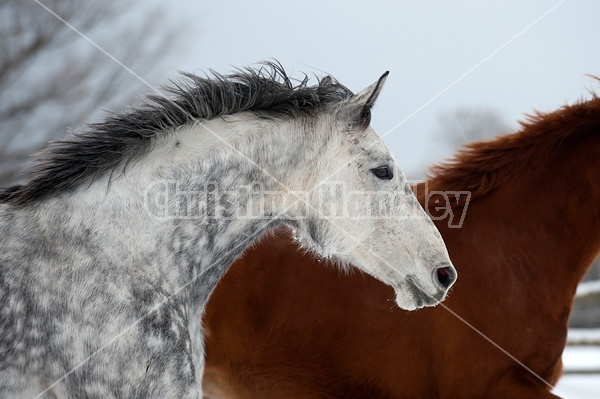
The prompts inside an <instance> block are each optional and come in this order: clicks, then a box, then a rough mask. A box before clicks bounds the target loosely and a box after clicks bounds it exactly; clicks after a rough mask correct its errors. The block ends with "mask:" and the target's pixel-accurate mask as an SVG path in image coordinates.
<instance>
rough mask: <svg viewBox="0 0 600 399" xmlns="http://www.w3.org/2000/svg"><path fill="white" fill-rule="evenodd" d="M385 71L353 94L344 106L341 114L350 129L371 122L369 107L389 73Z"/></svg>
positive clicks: (364, 127)
mask: <svg viewBox="0 0 600 399" xmlns="http://www.w3.org/2000/svg"><path fill="white" fill-rule="evenodd" d="M389 73H390V72H389V71H386V72H385V73H384V74H383V75H381V77H380V78H379V80H378V81H377V82H375V83H373V84H372V85H371V86H369V87H367V88H366V89H364V90H362V91H361V92H359V93H358V94H356V95H355V96H353V97H352V98H351V99H350V100H348V102H347V103H346V104H345V106H344V110H343V111H342V112H343V116H344V118H346V119H347V120H348V122H349V124H350V127H351V128H352V129H356V128H363V129H366V128H367V127H368V126H369V125H370V124H371V108H373V105H375V100H377V97H378V96H379V93H380V92H381V88H382V87H383V84H384V83H385V80H386V79H387V76H388V75H389Z"/></svg>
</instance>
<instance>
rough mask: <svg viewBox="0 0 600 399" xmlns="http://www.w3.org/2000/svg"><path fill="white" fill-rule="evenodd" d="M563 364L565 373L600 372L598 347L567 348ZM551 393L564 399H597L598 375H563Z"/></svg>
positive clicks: (599, 348) (599, 388)
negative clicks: (579, 371)
mask: <svg viewBox="0 0 600 399" xmlns="http://www.w3.org/2000/svg"><path fill="white" fill-rule="evenodd" d="M569 335H571V332H569ZM563 364H564V370H565V371H577V370H584V371H585V370H598V371H600V346H568V347H567V348H566V349H565V352H564V353H563ZM553 393H554V394H556V395H558V396H560V397H562V398H564V399H598V398H600V373H598V374H565V375H563V377H562V378H561V379H560V380H559V381H558V384H557V385H556V388H555V389H554V391H553Z"/></svg>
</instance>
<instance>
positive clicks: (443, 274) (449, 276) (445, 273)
mask: <svg viewBox="0 0 600 399" xmlns="http://www.w3.org/2000/svg"><path fill="white" fill-rule="evenodd" d="M436 276H437V280H438V281H439V283H440V284H441V285H442V287H444V288H448V287H450V286H451V285H452V283H453V282H454V280H456V272H455V271H454V269H453V268H452V267H449V266H448V267H440V268H439V269H437V270H436Z"/></svg>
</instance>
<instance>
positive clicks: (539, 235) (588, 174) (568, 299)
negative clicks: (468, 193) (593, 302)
mask: <svg viewBox="0 0 600 399" xmlns="http://www.w3.org/2000/svg"><path fill="white" fill-rule="evenodd" d="M596 133H597V134H596V135H595V137H594V136H592V135H591V134H586V135H583V136H581V137H575V138H572V139H571V140H567V141H565V142H564V143H562V144H561V145H560V147H559V148H557V150H556V151H554V152H552V153H549V154H548V155H547V157H548V158H547V159H546V162H542V163H539V164H537V165H532V166H531V168H530V169H529V170H523V171H521V173H520V174H517V175H516V176H515V180H514V182H513V183H511V184H508V185H506V186H504V187H502V188H499V189H498V194H499V195H497V196H495V197H496V201H503V204H496V205H495V206H493V207H492V208H491V209H495V210H496V212H498V210H501V211H502V212H503V215H502V217H503V218H506V220H507V221H509V223H511V224H513V225H514V226H515V228H514V229H509V231H511V232H512V233H513V234H514V235H515V239H519V241H521V242H527V241H528V240H529V239H530V238H531V237H533V238H535V240H534V241H533V242H535V243H536V247H530V248H527V251H526V252H525V253H523V254H516V256H517V258H516V259H517V261H519V260H520V261H522V262H523V263H522V265H523V267H524V269H525V270H526V272H528V273H529V275H530V277H531V279H532V281H545V280H548V281H550V282H551V284H540V285H539V287H536V288H535V289H536V290H539V291H541V290H546V291H547V292H540V294H542V295H543V296H544V300H545V301H551V300H556V301H560V302H561V303H563V304H568V306H569V308H570V306H571V303H572V300H573V295H574V293H575V289H576V288H577V284H579V282H580V281H581V279H582V278H583V276H584V274H585V273H586V271H587V270H588V268H589V267H590V265H591V263H592V262H593V260H594V258H595V257H596V256H597V254H598V251H599V250H600V206H599V205H600V187H599V186H598V184H599V183H600V135H599V134H598V133H600V132H596ZM492 201H493V200H492ZM549 265H552V268H551V269H549V267H548V266H549ZM514 266H516V265H514ZM557 288H558V289H557ZM561 294H562V295H561ZM557 309H558V307H557Z"/></svg>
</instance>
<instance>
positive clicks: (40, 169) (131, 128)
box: [0, 62, 353, 204]
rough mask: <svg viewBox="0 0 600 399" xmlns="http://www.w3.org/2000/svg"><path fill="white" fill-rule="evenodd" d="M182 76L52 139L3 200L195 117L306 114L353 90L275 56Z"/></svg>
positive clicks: (58, 181)
mask: <svg viewBox="0 0 600 399" xmlns="http://www.w3.org/2000/svg"><path fill="white" fill-rule="evenodd" d="M183 76H184V77H183V78H182V79H181V80H178V81H175V82H172V83H173V84H172V86H169V87H165V88H164V89H165V91H166V95H165V96H160V95H152V96H149V97H148V98H147V99H146V100H145V101H144V102H143V105H142V106H141V107H139V108H132V109H130V110H129V111H128V112H126V113H121V114H114V115H111V116H109V117H108V118H107V119H106V120H105V121H104V122H101V123H97V124H92V125H89V126H88V127H87V129H86V130H85V131H83V132H81V133H78V134H75V135H74V137H72V138H71V139H67V140H62V141H56V142H54V143H51V144H50V145H49V146H48V147H47V148H46V149H45V150H43V151H42V152H41V153H40V155H39V156H38V157H37V160H36V166H35V167H34V168H33V170H32V171H31V176H32V177H31V180H30V181H29V182H27V183H26V184H23V185H20V186H14V187H10V188H7V189H4V190H2V191H0V203H3V202H4V203H11V204H26V203H30V202H33V201H36V200H39V199H42V198H45V197H48V196H50V195H53V194H58V193H61V192H65V191H68V190H70V189H73V188H74V187H77V186H79V185H80V184H82V183H83V182H84V181H93V180H94V179H96V178H98V177H100V176H103V175H105V174H108V173H112V172H113V171H114V170H115V168H117V167H118V166H119V165H125V167H126V166H127V164H128V163H129V162H132V161H135V160H136V159H139V158H140V157H141V156H143V155H144V154H146V153H147V152H148V151H150V150H151V147H152V143H153V142H154V140H153V139H156V138H159V137H160V136H162V135H165V134H169V132H172V131H173V130H174V129H175V128H177V127H180V126H185V125H188V124H192V123H194V122H195V121H196V120H200V119H211V118H214V117H217V116H223V115H231V114H234V113H237V112H242V111H254V112H257V113H258V115H259V116H260V117H263V118H272V117H298V116H310V115H314V114H316V113H317V112H319V111H320V110H322V109H323V108H324V107H325V106H327V105H328V104H332V103H337V102H340V101H342V100H344V99H346V98H349V97H351V96H352V95H353V93H352V92H351V91H350V90H349V89H348V88H346V87H345V86H343V85H341V84H340V83H338V82H337V81H336V80H334V79H333V78H331V77H325V78H323V79H321V80H320V81H319V83H318V84H317V85H316V86H308V81H309V79H308V77H307V76H306V75H304V79H303V80H301V81H297V80H294V79H292V78H290V77H288V75H287V73H286V72H285V70H284V69H283V67H282V66H281V64H279V63H277V62H268V63H264V64H262V66H260V67H258V68H246V69H239V70H237V71H236V73H234V74H231V75H220V74H218V73H214V72H212V74H211V75H210V76H208V75H207V76H206V77H199V76H196V75H193V74H187V73H186V74H183Z"/></svg>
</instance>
